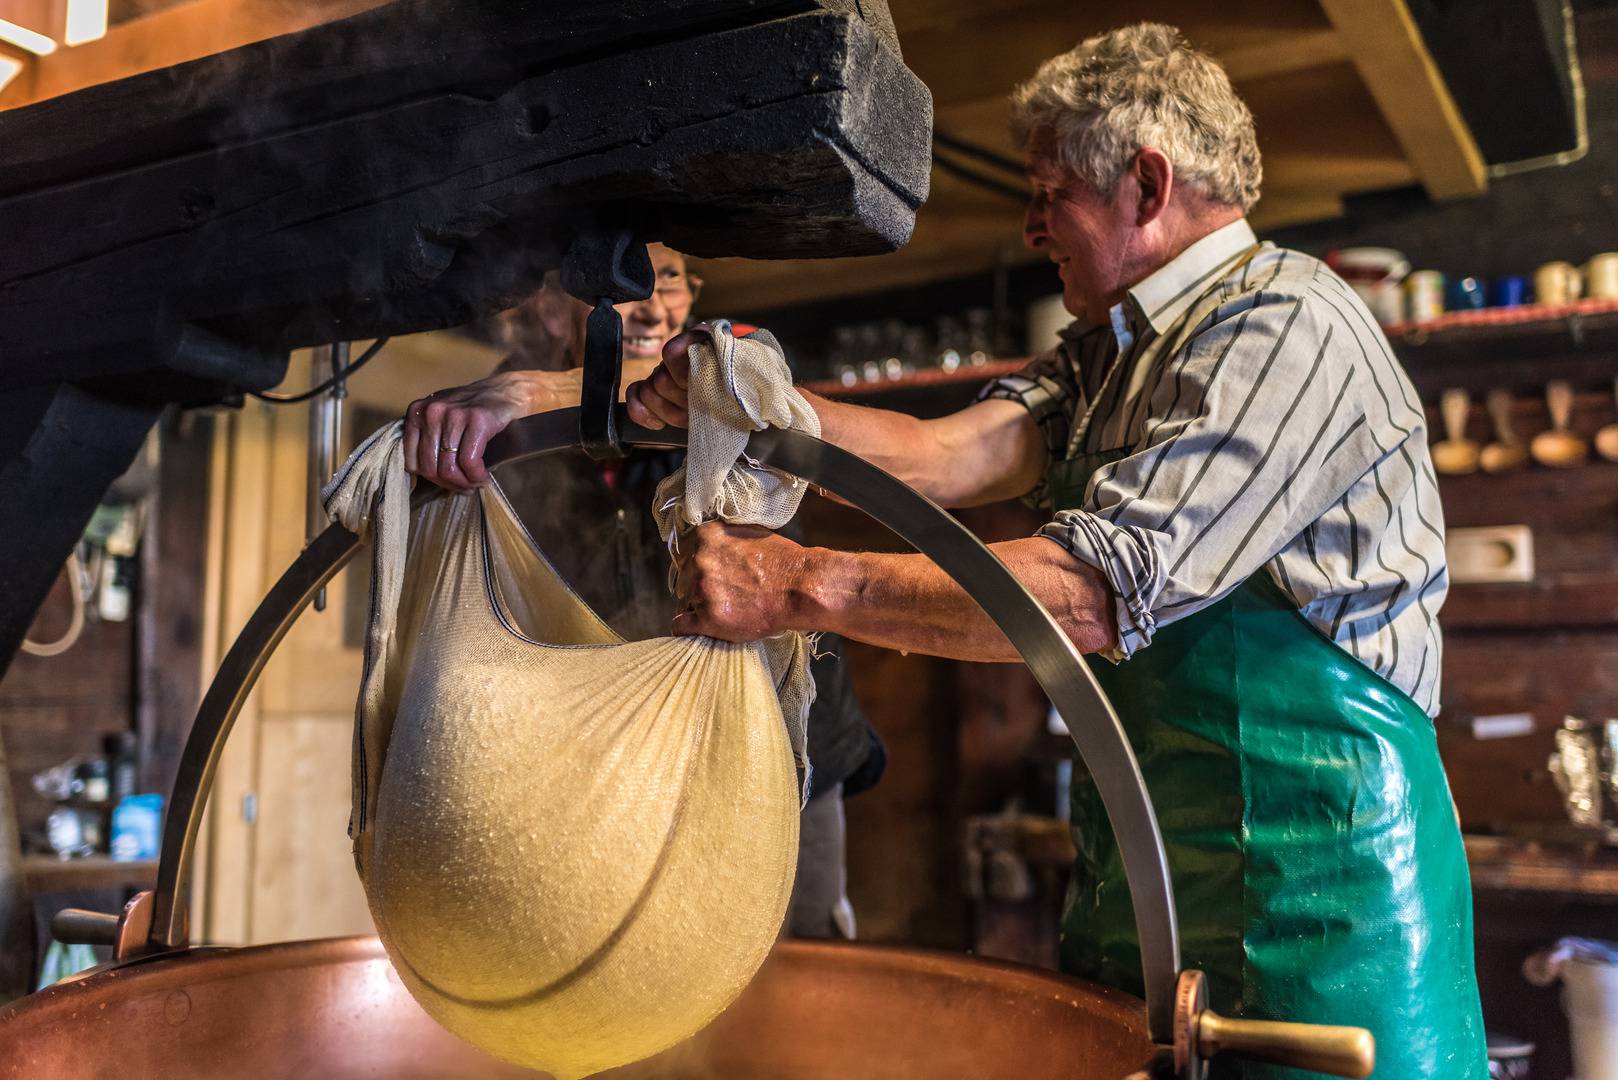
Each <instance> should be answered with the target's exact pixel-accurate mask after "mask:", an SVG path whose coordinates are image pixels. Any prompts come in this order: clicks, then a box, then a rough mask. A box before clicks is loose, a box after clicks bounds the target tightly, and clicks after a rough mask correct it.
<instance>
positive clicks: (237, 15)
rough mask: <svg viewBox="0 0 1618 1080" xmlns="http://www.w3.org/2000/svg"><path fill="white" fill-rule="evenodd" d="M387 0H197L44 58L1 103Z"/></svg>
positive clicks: (192, 56) (195, 55)
mask: <svg viewBox="0 0 1618 1080" xmlns="http://www.w3.org/2000/svg"><path fill="white" fill-rule="evenodd" d="M383 2H384V0H190V2H189V3H183V4H179V5H176V6H175V7H171V8H167V9H165V10H163V11H159V12H156V13H155V14H152V15H146V16H143V17H142V18H139V19H133V20H131V21H129V22H126V23H123V24H121V25H119V26H114V27H112V28H111V29H109V30H108V31H107V35H106V36H105V37H103V38H100V39H98V40H96V41H90V42H86V43H85V44H83V45H77V46H74V47H73V48H71V49H67V48H63V49H57V50H56V51H55V52H54V53H52V54H51V55H50V56H46V57H41V58H39V62H38V63H36V64H35V65H34V67H33V77H32V79H29V80H27V85H25V86H21V87H19V86H18V85H17V83H18V82H22V81H23V80H18V81H17V82H14V83H13V84H12V86H10V87H7V88H6V90H5V91H0V109H10V108H19V107H21V106H23V105H30V104H33V103H34V102H36V101H43V100H45V99H46V98H52V97H57V96H59V95H61V94H67V93H71V92H73V91H74V90H82V89H83V88H85V87H87V86H96V85H99V84H101V83H107V82H115V81H117V80H118V79H123V78H127V77H129V76H131V75H138V74H140V73H141V72H143V71H154V70H156V69H158V68H165V67H170V66H172V65H174V64H183V63H185V62H186V61H188V60H196V59H199V58H200V57H204V56H211V55H213V54H214V53H220V52H227V51H229V50H231V49H235V48H238V47H240V46H242V45H246V44H249V43H251V42H254V41H262V40H263V39H265V38H271V37H276V36H278V35H280V34H290V33H293V32H294V31H298V30H306V29H308V28H309V27H311V26H319V25H321V24H322V23H328V22H331V21H333V20H334V19H341V18H345V17H347V16H349V15H354V14H357V13H359V12H361V11H366V10H369V9H370V8H373V7H376V6H378V5H379V4H381V3H383Z"/></svg>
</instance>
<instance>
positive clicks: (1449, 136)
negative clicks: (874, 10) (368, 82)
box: [0, 0, 1485, 313]
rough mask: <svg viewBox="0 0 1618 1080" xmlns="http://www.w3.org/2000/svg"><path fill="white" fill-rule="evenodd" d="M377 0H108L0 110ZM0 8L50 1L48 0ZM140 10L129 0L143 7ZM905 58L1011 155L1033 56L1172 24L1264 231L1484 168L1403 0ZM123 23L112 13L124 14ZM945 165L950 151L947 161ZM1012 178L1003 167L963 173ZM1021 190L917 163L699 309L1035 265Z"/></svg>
mask: <svg viewBox="0 0 1618 1080" xmlns="http://www.w3.org/2000/svg"><path fill="white" fill-rule="evenodd" d="M377 2H379V0H292V2H288V0H188V2H184V3H178V4H173V5H172V6H170V4H169V3H168V2H166V0H139V2H137V0H113V5H112V8H113V19H112V21H113V23H114V25H113V27H112V29H111V30H110V31H109V32H108V34H107V36H106V37H104V38H102V39H101V40H99V41H94V42H90V43H88V44H85V45H81V46H79V47H76V48H66V49H58V50H57V51H55V52H54V53H53V54H51V55H50V56H47V57H35V56H29V55H28V54H26V53H24V52H21V51H19V50H16V49H13V48H10V47H8V46H6V45H5V44H4V42H0V56H6V55H9V56H11V57H13V58H16V59H19V60H22V61H24V62H26V64H27V67H26V68H25V70H24V71H23V73H22V74H21V75H20V76H19V77H17V78H15V79H13V81H12V83H11V85H10V86H8V87H6V88H5V89H3V90H0V108H3V107H7V106H16V105H21V104H26V103H28V102H30V101H34V100H39V99H41V98H45V97H51V96H54V95H56V94H59V93H65V92H67V91H69V90H71V89H75V88H77V87H78V86H83V85H88V84H90V83H94V82H101V81H105V80H107V79H111V78H120V77H123V76H124V75H128V74H132V73H134V72H136V71H141V70H147V69H150V68H154V67H160V66H165V65H167V64H172V63H178V62H180V61H182V60H185V59H190V58H192V57H195V56H199V55H205V54H207V53H210V52H214V51H219V50H223V49H226V48H230V47H233V46H235V45H238V44H241V43H244V42H246V41H251V40H255V39H257V38H261V37H267V36H271V35H273V34H279V33H287V32H290V31H292V30H296V29H301V28H303V27H305V26H309V25H315V24H318V23H320V22H324V21H327V20H329V19H333V18H340V17H342V16H344V15H347V14H352V13H353V12H355V11H357V10H363V9H364V8H366V7H370V6H372V5H374V4H375V3H377ZM0 4H13V5H20V6H21V7H38V8H40V9H41V10H42V11H43V10H46V9H51V10H56V9H58V8H59V7H60V4H58V3H55V2H54V0H0ZM142 5H144V6H142ZM889 6H890V7H891V9H892V11H893V15H894V20H895V22H896V24H897V26H898V29H899V34H900V41H901V44H902V46H903V48H904V54H905V62H906V63H907V64H908V65H909V67H910V69H911V70H912V71H914V72H915V73H916V74H917V75H919V76H920V77H921V78H922V79H923V80H924V81H925V82H926V83H927V85H928V87H929V88H931V90H932V93H933V99H934V110H935V117H934V120H935V127H936V129H937V130H938V131H939V132H941V133H944V134H947V135H950V136H953V137H955V138H957V139H964V140H967V141H969V142H971V143H974V144H976V145H979V146H982V147H985V148H988V149H992V150H994V151H996V152H998V153H1000V154H1003V155H1005V156H1007V157H1013V158H1014V157H1016V151H1015V149H1014V148H1013V147H1012V145H1011V143H1010V139H1009V136H1008V134H1007V130H1006V120H1007V110H1006V99H1007V95H1008V94H1009V93H1010V91H1011V89H1012V87H1013V86H1015V85H1016V84H1017V83H1018V82H1020V81H1021V80H1023V79H1025V78H1027V77H1028V76H1029V75H1031V74H1032V73H1033V72H1034V70H1035V68H1037V67H1038V66H1039V63H1040V62H1041V61H1042V60H1044V59H1045V58H1046V57H1048V56H1051V55H1054V54H1055V53H1057V52H1060V51H1062V50H1063V49H1066V48H1068V47H1070V46H1072V45H1073V44H1074V43H1075V42H1077V41H1079V40H1081V39H1082V38H1084V37H1087V36H1089V35H1091V34H1094V33H1097V32H1100V31H1103V30H1106V29H1108V28H1110V27H1114V26H1120V25H1124V24H1127V23H1131V22H1136V21H1140V20H1146V19H1150V20H1156V21H1161V22H1168V23H1171V24H1173V25H1176V26H1179V27H1180V28H1181V29H1182V30H1183V31H1184V32H1185V33H1186V35H1187V36H1188V37H1189V38H1190V39H1191V40H1192V41H1193V42H1194V43H1196V44H1197V45H1199V46H1200V47H1202V48H1205V49H1207V50H1208V51H1210V52H1211V53H1213V55H1215V56H1216V57H1218V58H1219V59H1220V61H1221V62H1222V63H1224V65H1225V67H1226V69H1227V70H1228V71H1229V72H1230V74H1231V77H1232V79H1233V81H1234V82H1235V83H1236V86H1237V89H1238V91H1239V92H1240V93H1241V95H1242V96H1243V98H1244V99H1246V101H1247V103H1248V105H1249V107H1251V109H1252V110H1253V115H1254V118H1255V120H1256V122H1257V125H1258V137H1259V146H1260V149H1261V150H1262V151H1263V154H1264V197H1263V199H1262V201H1261V202H1260V203H1259V205H1258V207H1257V208H1256V209H1255V211H1254V213H1253V219H1254V224H1255V225H1256V226H1257V227H1258V228H1259V229H1260V230H1261V231H1262V230H1263V229H1264V228H1267V227H1269V228H1273V227H1278V226H1281V225H1286V224H1292V223H1296V222H1302V221H1313V220H1320V219H1323V218H1328V217H1332V216H1335V215H1337V214H1340V213H1341V212H1342V199H1343V196H1345V195H1348V194H1353V193H1356V192H1364V191H1374V190H1379V189H1384V188H1390V187H1397V186H1401V185H1406V184H1411V183H1420V184H1422V185H1423V186H1424V187H1425V188H1426V190H1427V192H1428V193H1429V194H1430V195H1431V196H1432V197H1434V198H1437V199H1447V198H1457V197H1464V196H1467V195H1474V194H1477V193H1479V192H1481V191H1482V190H1483V187H1484V183H1485V180H1484V168H1483V163H1482V159H1481V157H1480V156H1479V154H1478V151H1477V147H1476V145H1475V144H1474V143H1473V140H1472V136H1471V133H1470V132H1469V131H1468V130H1467V128H1466V125H1465V123H1464V121H1462V120H1461V119H1460V117H1459V114H1458V113H1457V111H1456V109H1455V106H1454V103H1453V102H1452V101H1451V100H1450V97H1449V93H1448V91H1447V90H1446V89H1445V87H1444V84H1443V81H1442V78H1441V77H1440V75H1439V74H1438V71H1437V69H1436V68H1435V67H1434V65H1433V62H1432V59H1431V57H1430V56H1429V55H1428V53H1427V50H1426V48H1425V47H1424V46H1423V44H1422V42H1421V39H1420V36H1419V34H1418V33H1417V31H1416V29H1415V26H1414V23H1413V22H1412V20H1411V18H1410V14H1409V11H1408V10H1407V9H1406V7H1405V3H1404V0H1227V2H1225V3H1219V4H1210V3H1207V0H1111V2H1109V3H1106V4H1100V3H1083V2H1080V3H1075V2H1074V0H889ZM126 19H127V20H128V21H123V20H126ZM952 156H955V157H956V159H957V160H967V159H961V158H959V156H958V155H952ZM977 168H978V170H979V171H980V172H988V173H991V174H995V175H996V176H998V177H1002V178H1004V179H1005V180H1006V182H1008V183H1010V184H1011V185H1012V186H1019V183H1018V179H1017V177H1015V176H1014V175H1010V174H1005V173H996V171H995V170H994V169H993V168H992V167H987V166H977ZM1021 219H1022V207H1021V204H1020V200H1018V199H1014V198H1010V197H1008V196H1007V195H1005V194H997V193H994V192H991V191H988V190H985V189H984V188H982V187H980V186H977V185H975V184H972V183H969V182H967V181H965V180H962V179H960V178H958V177H956V176H954V175H952V174H950V173H948V172H946V171H944V170H943V169H940V168H935V169H934V170H933V179H932V194H931V196H930V198H929V200H928V202H927V205H926V206H925V207H923V209H922V211H921V213H920V214H919V215H918V217H917V220H916V230H915V234H914V236H913V238H912V240H911V242H910V244H909V245H908V246H907V247H906V248H905V249H904V250H902V251H899V252H896V253H894V254H891V255H881V256H869V257H864V258H857V259H829V260H794V261H745V260H707V261H705V262H704V263H703V265H702V267H701V271H702V273H703V275H704V277H705V278H706V280H707V282H708V288H707V293H706V295H705V298H704V305H703V306H704V307H705V308H707V309H708V310H710V311H712V310H725V311H731V312H738V313H739V312H746V311H750V310H754V311H756V310H759V309H761V308H767V307H776V306H782V305H787V304H795V303H801V302H806V301H811V300H819V299H827V298H831V297H835V296H846V295H852V294H857V293H865V292H870V291H873V290H877V289H883V288H891V287H895V286H900V285H913V284H917V283H923V282H926V281H931V280H940V279H944V278H949V277H956V276H961V275H965V274H970V273H975V272H980V271H984V270H987V269H989V268H991V267H993V266H995V265H996V264H997V263H999V262H1020V261H1027V260H1029V259H1032V258H1035V256H1033V255H1032V254H1031V253H1030V252H1028V251H1026V250H1025V249H1024V248H1023V246H1022V242H1021Z"/></svg>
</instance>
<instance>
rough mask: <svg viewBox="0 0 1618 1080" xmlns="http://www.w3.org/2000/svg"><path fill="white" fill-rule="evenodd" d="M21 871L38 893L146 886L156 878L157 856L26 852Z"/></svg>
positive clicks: (151, 883) (154, 881) (32, 891)
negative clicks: (125, 859) (116, 858)
mask: <svg viewBox="0 0 1618 1080" xmlns="http://www.w3.org/2000/svg"><path fill="white" fill-rule="evenodd" d="M22 870H23V876H24V877H25V878H26V879H27V881H28V891H29V892H30V893H31V894H33V895H35V896H38V895H40V894H41V893H55V892H76V891H78V890H81V889H118V888H126V889H143V888H147V887H149V886H151V885H153V884H154V883H156V881H157V861H156V860H155V859H151V860H142V861H138V862H117V861H114V860H113V859H109V858H107V857H106V856H105V855H91V856H87V857H85V858H82V859H58V858H57V857H56V856H54V855H24V856H23V860H22Z"/></svg>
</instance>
